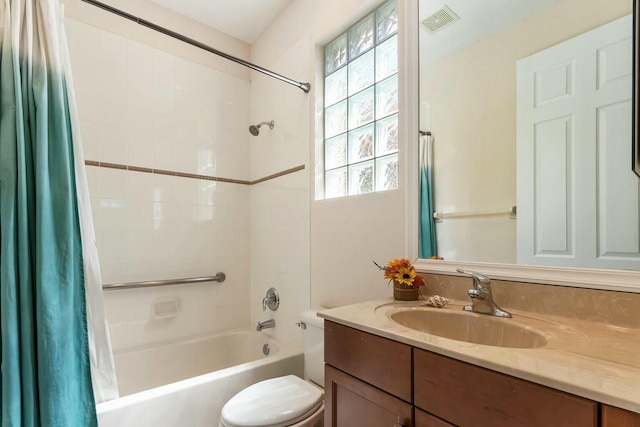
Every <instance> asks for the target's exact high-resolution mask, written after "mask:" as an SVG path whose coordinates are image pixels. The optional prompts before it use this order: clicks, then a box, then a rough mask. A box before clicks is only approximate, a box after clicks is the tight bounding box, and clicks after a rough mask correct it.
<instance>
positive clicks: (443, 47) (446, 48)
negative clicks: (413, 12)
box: [419, 0, 559, 66]
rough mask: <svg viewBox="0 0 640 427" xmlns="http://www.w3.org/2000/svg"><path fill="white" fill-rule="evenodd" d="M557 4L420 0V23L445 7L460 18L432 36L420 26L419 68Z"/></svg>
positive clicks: (522, 0) (515, 0)
mask: <svg viewBox="0 0 640 427" xmlns="http://www.w3.org/2000/svg"><path fill="white" fill-rule="evenodd" d="M558 1H559V0H482V1H477V0H436V1H433V0H420V12H419V18H420V22H422V21H423V20H424V19H425V18H426V17H427V16H429V15H431V14H433V13H434V12H436V11H437V10H438V9H440V8H441V7H442V6H443V5H445V4H446V5H447V6H449V7H450V8H451V9H452V10H453V11H454V12H455V13H456V14H457V15H458V16H459V17H460V20H459V21H457V22H454V23H452V24H450V25H448V26H446V27H443V28H442V29H441V30H440V31H438V32H436V33H434V34H432V35H429V34H428V33H427V31H426V30H425V29H424V28H423V26H422V24H420V65H421V66H424V65H427V64H429V63H432V62H435V61H437V60H438V59H440V58H442V57H444V56H447V55H450V54H452V53H453V52H456V51H458V50H460V49H463V48H465V47H467V46H469V45H471V44H472V43H474V42H476V41H478V40H481V39H483V38H484V37H487V36H489V35H490V34H493V33H496V32H498V31H500V30H503V29H505V28H507V27H509V26H511V25H513V24H515V23H516V22H518V21H521V20H522V19H524V18H526V17H527V16H529V15H531V14H533V13H535V12H537V11H539V10H540V9H543V8H545V7H548V6H550V5H552V4H554V3H557V2H558Z"/></svg>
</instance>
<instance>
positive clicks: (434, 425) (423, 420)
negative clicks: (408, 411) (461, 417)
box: [415, 408, 455, 427]
mask: <svg viewBox="0 0 640 427" xmlns="http://www.w3.org/2000/svg"><path fill="white" fill-rule="evenodd" d="M415 419H416V425H415V427H455V426H454V425H453V424H449V423H448V422H446V421H443V420H441V419H440V418H438V417H434V416H433V415H431V414H428V413H426V412H424V411H421V410H420V409H418V408H416V416H415Z"/></svg>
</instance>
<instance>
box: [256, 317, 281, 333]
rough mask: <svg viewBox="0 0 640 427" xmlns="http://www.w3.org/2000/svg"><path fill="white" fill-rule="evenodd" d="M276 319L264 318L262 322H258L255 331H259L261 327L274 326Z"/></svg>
mask: <svg viewBox="0 0 640 427" xmlns="http://www.w3.org/2000/svg"><path fill="white" fill-rule="evenodd" d="M275 327H276V321H275V320H273V319H269V320H265V321H264V322H258V326H256V331H261V330H263V329H269V328H275Z"/></svg>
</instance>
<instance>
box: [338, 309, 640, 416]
mask: <svg viewBox="0 0 640 427" xmlns="http://www.w3.org/2000/svg"><path fill="white" fill-rule="evenodd" d="M325 362H326V364H325V427H353V426H367V427H378V426H380V427H398V425H400V426H403V427H413V426H415V427H456V426H458V427H485V426H486V427H507V426H509V427H512V426H518V427H550V426H553V427H565V426H566V427H640V414H636V413H634V412H629V411H625V410H622V409H619V408H615V407H611V406H607V405H604V404H600V403H598V402H594V401H592V400H589V399H585V398H582V397H579V396H575V395H572V394H569V393H565V392H562V391H559V390H555V389H552V388H549V387H545V386H542V385H539V384H535V383H532V382H529V381H525V380H521V379H518V378H515V377H512V376H509V375H505V374H502V373H499V372H495V371H492V370H490V369H485V368H482V367H479V366H476V365H473V364H470V363H465V362H461V361H459V360H456V359H452V358H450V357H446V356H442V355H439V354H436V353H432V352H429V351H426V350H423V349H420V348H415V347H412V346H410V345H407V344H403V343H399V342H397V341H393V340H390V339H387V338H382V337H379V336H377V335H373V334H369V333H367V332H362V331H360V330H357V329H354V328H350V327H347V326H344V325H340V324H337V323H334V322H331V321H327V320H325Z"/></svg>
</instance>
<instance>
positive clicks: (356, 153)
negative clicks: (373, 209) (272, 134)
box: [324, 0, 398, 198]
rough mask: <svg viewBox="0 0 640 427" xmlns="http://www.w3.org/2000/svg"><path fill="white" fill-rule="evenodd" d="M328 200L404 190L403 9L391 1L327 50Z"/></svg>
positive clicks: (325, 102) (325, 112)
mask: <svg viewBox="0 0 640 427" xmlns="http://www.w3.org/2000/svg"><path fill="white" fill-rule="evenodd" d="M324 64H325V79H324V184H325V198H333V197H342V196H348V195H353V194H362V193H370V192H373V191H383V190H393V189H396V188H398V13H397V9H396V0H390V1H388V2H386V3H384V4H383V5H382V6H380V7H378V9H376V10H375V11H374V12H372V13H371V14H370V15H368V16H367V17H365V18H364V19H362V20H360V21H359V22H358V23H356V24H355V25H353V26H352V27H351V28H349V29H348V30H347V31H345V32H344V33H343V34H341V35H340V36H338V37H337V38H336V39H335V40H333V41H332V42H331V43H329V44H328V45H327V46H326V48H325V58H324Z"/></svg>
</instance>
